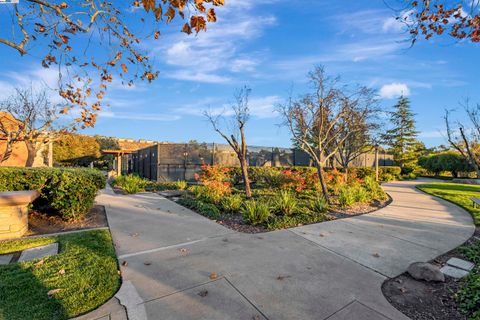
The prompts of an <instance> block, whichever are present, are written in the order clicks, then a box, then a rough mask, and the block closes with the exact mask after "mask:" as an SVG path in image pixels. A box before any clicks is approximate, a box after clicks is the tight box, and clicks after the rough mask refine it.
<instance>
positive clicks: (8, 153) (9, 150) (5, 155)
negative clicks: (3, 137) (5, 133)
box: [0, 138, 13, 163]
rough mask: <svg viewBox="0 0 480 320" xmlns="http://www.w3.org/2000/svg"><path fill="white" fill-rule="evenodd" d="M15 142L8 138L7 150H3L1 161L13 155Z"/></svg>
mask: <svg viewBox="0 0 480 320" xmlns="http://www.w3.org/2000/svg"><path fill="white" fill-rule="evenodd" d="M12 149H13V143H12V140H10V139H8V138H7V142H6V146H5V151H4V152H3V155H2V157H1V158H0V163H2V162H5V161H7V160H8V159H9V158H10V156H11V155H12Z"/></svg>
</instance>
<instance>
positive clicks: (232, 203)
mask: <svg viewBox="0 0 480 320" xmlns="http://www.w3.org/2000/svg"><path fill="white" fill-rule="evenodd" d="M242 204H243V198H242V196H240V195H239V194H234V195H230V196H227V197H225V198H223V199H222V201H221V205H222V208H223V211H224V212H227V213H235V212H238V211H240V208H241V207H242Z"/></svg>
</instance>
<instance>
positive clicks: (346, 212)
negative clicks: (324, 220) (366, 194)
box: [329, 196, 392, 219]
mask: <svg viewBox="0 0 480 320" xmlns="http://www.w3.org/2000/svg"><path fill="white" fill-rule="evenodd" d="M390 203H392V198H390V196H388V199H386V200H375V201H374V202H372V203H368V204H359V205H356V206H353V207H350V208H341V207H333V208H331V209H330V212H329V214H330V215H331V216H332V217H333V218H334V219H343V218H349V217H353V216H360V215H362V214H367V213H371V212H374V211H377V210H380V209H382V208H385V207H386V206H388V205H389V204H390Z"/></svg>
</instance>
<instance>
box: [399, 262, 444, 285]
mask: <svg viewBox="0 0 480 320" xmlns="http://www.w3.org/2000/svg"><path fill="white" fill-rule="evenodd" d="M407 271H408V273H409V274H410V275H411V276H412V277H413V278H414V279H417V280H425V281H436V282H445V276H444V275H443V273H442V271H440V268H438V267H436V266H434V265H433V264H430V263H425V262H415V263H412V264H411V265H410V266H409V267H408V270H407Z"/></svg>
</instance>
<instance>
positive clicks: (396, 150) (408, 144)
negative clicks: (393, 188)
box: [383, 96, 423, 168]
mask: <svg viewBox="0 0 480 320" xmlns="http://www.w3.org/2000/svg"><path fill="white" fill-rule="evenodd" d="M393 108H394V110H393V111H392V112H390V122H391V124H392V128H391V129H390V130H387V132H386V133H385V134H384V135H383V138H384V140H385V142H386V144H387V145H388V146H389V147H390V150H391V152H392V153H393V157H394V160H395V162H397V164H398V165H400V166H401V167H402V168H407V167H414V166H415V164H416V162H417V159H418V156H419V153H420V152H421V149H422V145H423V144H422V143H421V142H419V141H418V140H417V136H418V131H417V130H416V126H415V125H416V123H415V114H414V113H413V112H412V110H411V108H410V101H409V100H408V98H407V97H404V96H401V97H400V98H399V99H398V103H397V104H396V105H395V106H394V107H393Z"/></svg>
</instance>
